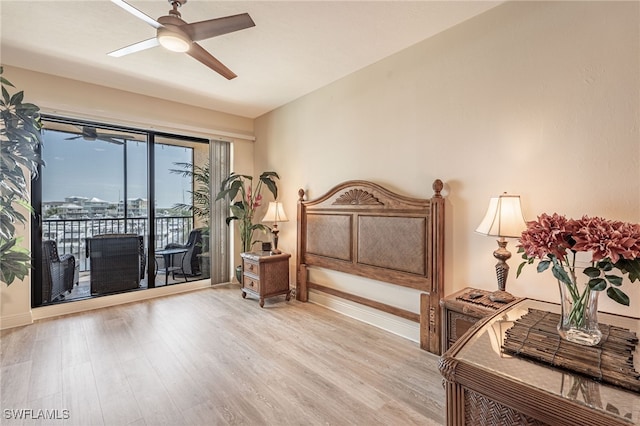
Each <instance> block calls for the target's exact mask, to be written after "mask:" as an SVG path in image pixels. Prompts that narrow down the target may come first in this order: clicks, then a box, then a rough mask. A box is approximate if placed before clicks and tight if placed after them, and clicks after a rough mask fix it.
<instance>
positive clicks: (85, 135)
mask: <svg viewBox="0 0 640 426" xmlns="http://www.w3.org/2000/svg"><path fill="white" fill-rule="evenodd" d="M80 130H82V134H79V135H78V136H73V137H70V138H65V140H67V141H70V140H74V139H84V140H87V141H95V140H100V141H104V142H109V143H114V144H116V145H124V136H123V135H115V134H109V133H98V130H97V129H96V128H95V127H93V126H82V127H81V128H80Z"/></svg>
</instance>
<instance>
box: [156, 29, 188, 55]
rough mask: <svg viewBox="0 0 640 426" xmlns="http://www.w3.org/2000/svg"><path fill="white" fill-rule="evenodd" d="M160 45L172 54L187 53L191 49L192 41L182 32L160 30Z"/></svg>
mask: <svg viewBox="0 0 640 426" xmlns="http://www.w3.org/2000/svg"><path fill="white" fill-rule="evenodd" d="M158 43H160V45H161V46H162V47H164V48H165V49H167V50H170V51H172V52H186V51H187V50H189V48H190V47H191V40H190V39H189V37H187V35H186V34H182V33H181V31H179V30H178V31H174V30H169V29H167V28H158Z"/></svg>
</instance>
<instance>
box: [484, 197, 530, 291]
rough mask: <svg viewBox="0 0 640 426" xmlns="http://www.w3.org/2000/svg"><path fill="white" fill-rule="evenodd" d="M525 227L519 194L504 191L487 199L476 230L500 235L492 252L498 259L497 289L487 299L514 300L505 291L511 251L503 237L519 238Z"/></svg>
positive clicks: (486, 233)
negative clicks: (483, 214) (487, 205)
mask: <svg viewBox="0 0 640 426" xmlns="http://www.w3.org/2000/svg"><path fill="white" fill-rule="evenodd" d="M526 227H527V224H526V223H525V221H524V217H523V215H522V208H521V206H520V196H519V195H507V193H506V192H505V193H504V194H502V195H500V196H498V197H492V198H491V199H490V200H489V208H488V209H487V213H486V214H485V216H484V219H482V222H481V223H480V225H479V226H478V228H476V232H478V233H480V234H483V235H490V236H494V237H500V239H499V240H497V242H498V249H497V250H496V251H494V252H493V257H495V258H496V259H498V263H496V276H497V278H498V290H497V291H494V292H493V293H491V294H490V295H489V299H491V300H492V301H494V302H502V303H507V302H511V301H512V300H514V297H513V296H512V295H511V294H509V293H508V292H507V291H506V286H507V275H508V274H509V265H508V264H507V259H509V258H510V257H511V252H509V250H507V248H506V247H507V240H505V238H519V237H520V235H521V234H522V231H524V230H525V229H526Z"/></svg>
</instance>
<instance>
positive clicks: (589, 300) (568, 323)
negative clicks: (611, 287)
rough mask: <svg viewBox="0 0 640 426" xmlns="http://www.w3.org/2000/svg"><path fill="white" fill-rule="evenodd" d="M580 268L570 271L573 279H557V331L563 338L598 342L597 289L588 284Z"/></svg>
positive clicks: (598, 293) (599, 333) (587, 279)
mask: <svg viewBox="0 0 640 426" xmlns="http://www.w3.org/2000/svg"><path fill="white" fill-rule="evenodd" d="M583 270H584V269H583V268H575V271H571V272H570V276H571V281H572V283H571V284H569V283H565V282H562V281H558V287H559V288H560V299H561V303H560V305H561V315H560V322H559V323H558V334H559V335H560V337H562V338H563V339H565V340H567V341H569V342H573V343H578V344H580V345H585V346H594V345H597V344H598V343H599V342H600V339H601V338H602V333H601V332H600V329H599V328H598V296H599V295H600V292H598V291H593V290H591V289H590V288H589V285H588V284H587V282H588V281H589V277H588V276H587V275H585V274H584V273H583Z"/></svg>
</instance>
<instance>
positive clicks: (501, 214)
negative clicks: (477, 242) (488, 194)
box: [476, 193, 527, 238]
mask: <svg viewBox="0 0 640 426" xmlns="http://www.w3.org/2000/svg"><path fill="white" fill-rule="evenodd" d="M526 228H527V224H526V223H525V221H524V216H523V215H522V207H521V206H520V196H519V195H507V194H506V193H504V194H503V195H500V196H499V197H492V198H491V199H490V200H489V208H488V209H487V213H486V214H485V216H484V219H482V222H481V223H480V225H478V227H477V228H476V232H478V233H480V234H484V235H492V236H496V237H508V238H518V237H520V235H522V231H524V230H525V229H526Z"/></svg>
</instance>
